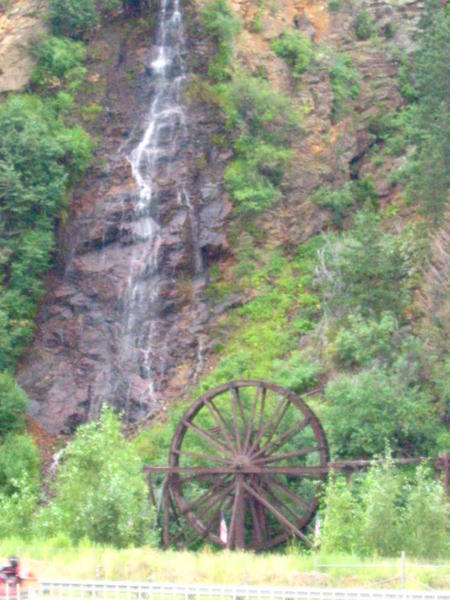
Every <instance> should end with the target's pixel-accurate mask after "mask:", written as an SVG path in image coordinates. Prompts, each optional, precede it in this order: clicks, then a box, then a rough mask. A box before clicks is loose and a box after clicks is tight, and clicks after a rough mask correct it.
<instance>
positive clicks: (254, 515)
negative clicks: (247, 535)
mask: <svg viewBox="0 0 450 600" xmlns="http://www.w3.org/2000/svg"><path fill="white" fill-rule="evenodd" d="M249 504H250V511H251V513H252V523H253V533H254V534H255V538H256V541H257V543H258V544H262V540H263V538H262V531H261V525H260V522H259V518H258V511H257V509H256V506H255V499H254V498H253V497H252V496H250V498H249Z"/></svg>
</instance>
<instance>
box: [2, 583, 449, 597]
mask: <svg viewBox="0 0 450 600" xmlns="http://www.w3.org/2000/svg"><path fill="white" fill-rule="evenodd" d="M19 592H20V590H19ZM22 597H24V594H22ZM27 597H28V598H29V599H30V600H48V599H51V600H53V599H54V600H59V599H61V600H71V599H73V600H79V599H80V600H81V599H85V598H97V599H99V600H255V599H256V600H330V599H332V600H369V599H370V600H374V599H377V600H389V599H392V600H395V599H401V600H450V591H409V590H372V589H334V588H303V587H295V588H293V587H260V586H231V585H180V584H163V583H140V582H128V581H127V582H125V581H118V582H113V581H99V580H93V581H57V580H54V581H41V582H40V583H39V585H38V586H37V587H36V588H33V589H30V590H29V591H27ZM9 599H10V600H16V599H17V600H20V595H19V594H18V595H14V596H10V597H9Z"/></svg>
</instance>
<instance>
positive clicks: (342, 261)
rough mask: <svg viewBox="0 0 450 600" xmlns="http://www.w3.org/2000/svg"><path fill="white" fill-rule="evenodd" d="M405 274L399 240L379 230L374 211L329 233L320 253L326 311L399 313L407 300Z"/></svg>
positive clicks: (319, 273)
mask: <svg viewBox="0 0 450 600" xmlns="http://www.w3.org/2000/svg"><path fill="white" fill-rule="evenodd" d="M407 278H408V269H407V265H406V263H405V259H404V257H403V256H402V252H401V249H400V246H399V240H398V239H396V237H395V236H393V235H391V234H389V233H385V232H384V231H383V229H382V228H381V225H380V219H379V217H378V216H377V215H376V214H375V213H372V212H369V211H362V212H360V213H358V214H357V216H356V218H355V226H354V228H353V229H351V230H350V231H348V232H347V233H345V234H343V235H342V236H340V237H337V236H329V238H328V243H327V244H326V245H325V246H324V247H323V248H322V250H321V251H320V257H319V266H318V268H317V272H316V285H317V286H318V288H319V289H320V291H321V293H322V298H323V303H324V308H325V310H326V312H327V313H328V314H330V315H340V316H342V315H344V314H346V313H349V312H351V311H355V310H356V311H360V312H361V314H362V315H363V316H369V315H371V314H376V315H379V314H381V313H382V312H383V311H390V312H392V314H394V315H398V314H401V311H402V309H403V307H404V306H405V303H406V301H407V300H408V298H409V296H408V293H407V290H406V288H405V284H406V281H407Z"/></svg>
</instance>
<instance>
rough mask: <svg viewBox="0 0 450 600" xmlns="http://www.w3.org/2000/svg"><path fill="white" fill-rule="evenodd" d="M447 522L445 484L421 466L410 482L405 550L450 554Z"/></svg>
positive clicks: (431, 555) (429, 555)
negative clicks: (434, 479)
mask: <svg viewBox="0 0 450 600" xmlns="http://www.w3.org/2000/svg"><path fill="white" fill-rule="evenodd" d="M448 525H449V505H448V502H447V501H446V499H445V497H444V489H443V486H442V485H441V484H440V483H438V482H436V481H433V479H432V477H431V474H430V473H429V472H428V470H427V468H426V467H425V466H420V467H419V468H418V469H417V470H416V477H415V481H414V482H413V484H412V485H410V488H409V495H408V502H407V505H406V511H405V524H404V533H405V535H404V539H405V541H406V546H405V550H406V552H407V553H408V554H409V555H410V556H417V557H419V556H421V557H424V558H437V557H442V558H444V557H446V556H448V552H449V550H450V547H449V546H450V543H449V538H448V534H447V531H448Z"/></svg>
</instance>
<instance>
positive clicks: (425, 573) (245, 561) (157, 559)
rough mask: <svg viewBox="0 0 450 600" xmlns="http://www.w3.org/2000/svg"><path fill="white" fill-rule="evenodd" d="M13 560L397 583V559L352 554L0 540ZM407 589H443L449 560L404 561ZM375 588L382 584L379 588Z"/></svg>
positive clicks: (40, 572) (157, 578) (231, 578)
mask: <svg viewBox="0 0 450 600" xmlns="http://www.w3.org/2000/svg"><path fill="white" fill-rule="evenodd" d="M11 555H18V556H20V558H21V559H22V561H23V563H24V565H25V567H26V568H28V569H31V570H32V571H34V572H35V573H36V575H37V576H38V577H39V578H40V579H51V578H57V579H75V580H76V579H94V578H96V577H98V576H100V577H101V578H105V579H108V580H133V581H154V582H171V583H193V584H195V583H214V584H237V585H239V584H249V585H271V586H283V585H284V586H308V585H311V586H342V587H347V586H375V585H377V586H378V585H386V586H387V587H392V588H394V587H398V586H399V585H400V571H401V565H400V559H395V558H394V559H383V560H373V559H367V560H364V559H360V558H356V557H354V556H351V555H325V554H320V553H319V554H306V553H305V554H303V553H301V552H300V550H298V549H297V548H296V547H292V548H289V549H288V550H286V551H285V552H284V553H281V552H280V553H270V554H258V555H257V554H253V553H251V552H229V551H214V550H211V549H208V548H205V549H204V550H202V551H200V552H187V551H173V550H169V551H165V552H163V551H161V550H157V549H155V548H150V547H143V548H129V549H123V550H116V549H114V548H110V547H106V546H100V545H94V544H92V543H90V542H86V541H83V542H82V543H80V544H79V545H78V546H76V547H74V546H72V545H71V544H70V542H68V540H67V538H65V537H63V536H60V537H57V538H53V539H48V540H31V541H24V540H22V539H20V538H9V539H4V540H0V557H4V558H6V557H7V556H11ZM406 575H407V581H408V586H409V587H411V588H423V587H424V586H428V587H433V588H450V561H446V562H440V563H436V564H435V565H428V566H426V565H422V564H420V563H419V562H417V561H414V560H407V563H406ZM378 582H384V583H381V584H379V583H378Z"/></svg>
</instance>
